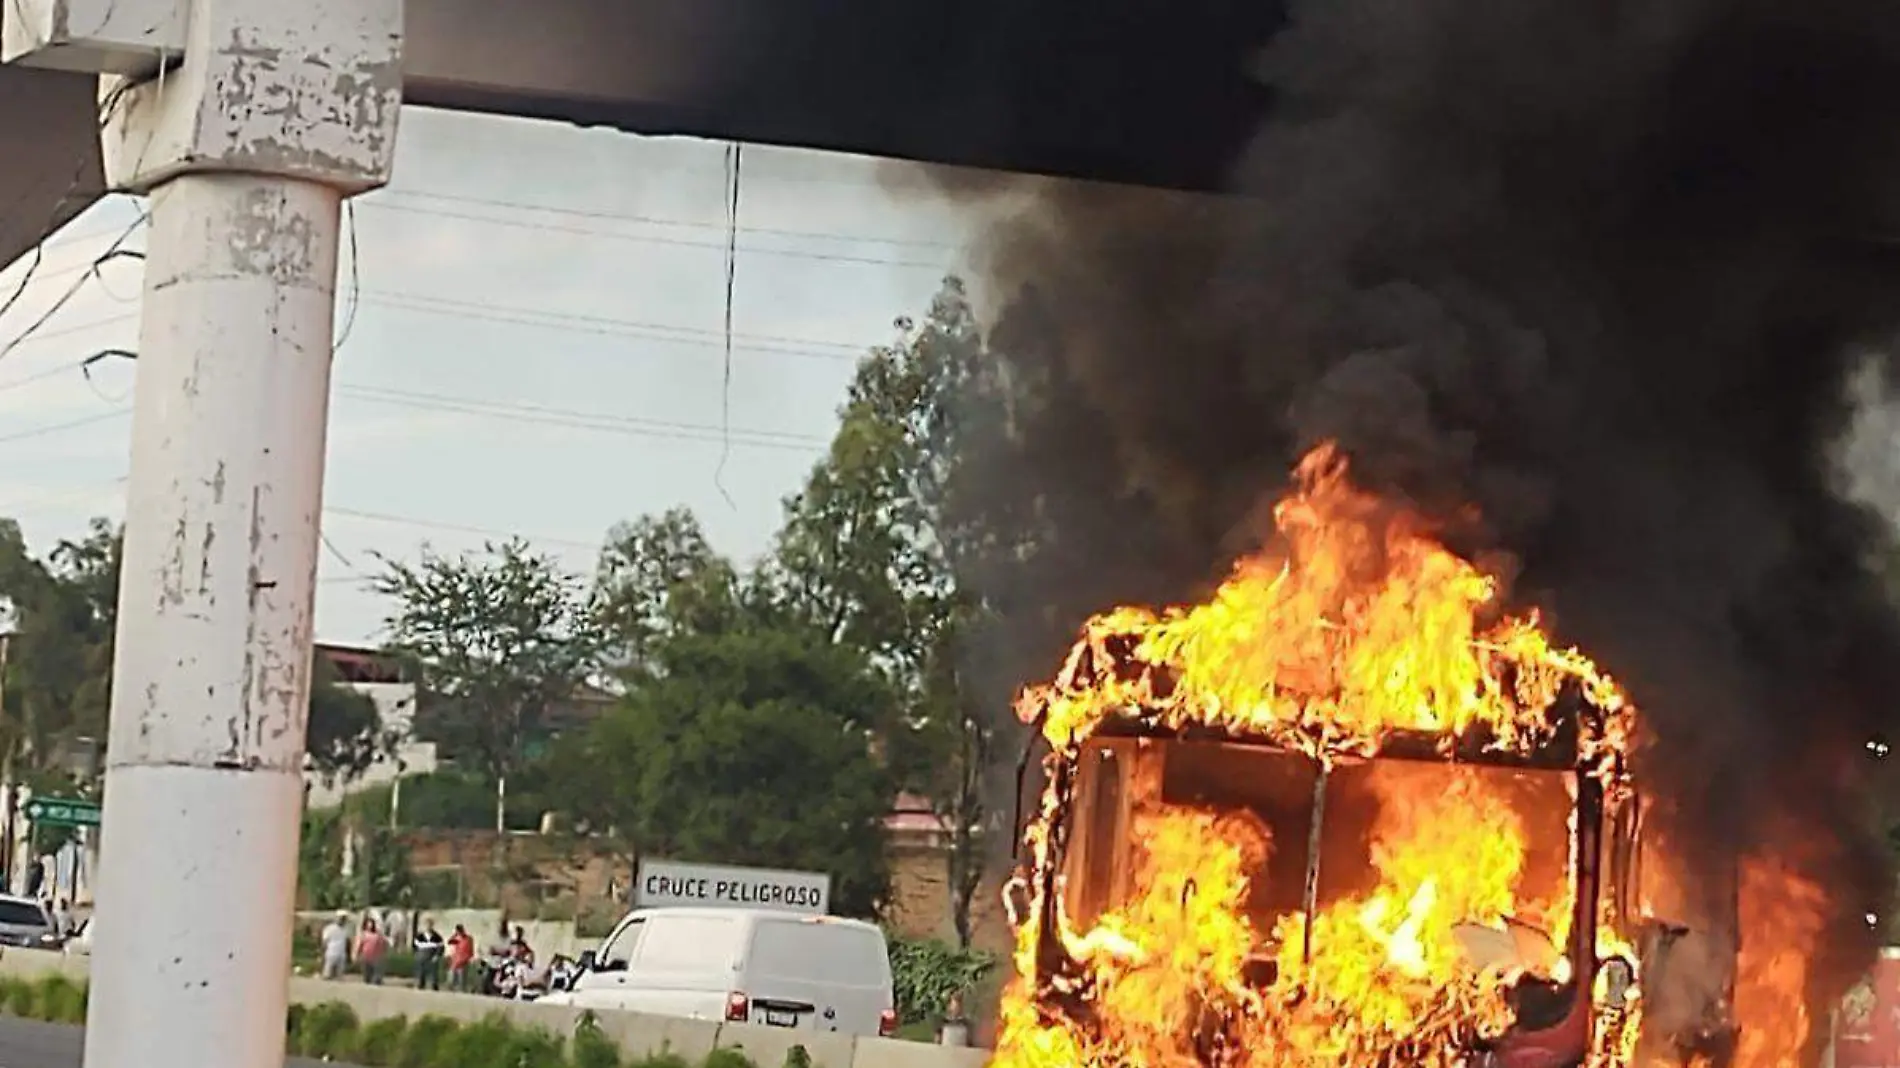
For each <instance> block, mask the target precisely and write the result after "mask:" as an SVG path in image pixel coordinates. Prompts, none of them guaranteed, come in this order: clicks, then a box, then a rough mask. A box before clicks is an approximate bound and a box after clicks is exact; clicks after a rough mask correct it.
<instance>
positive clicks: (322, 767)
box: [304, 655, 396, 786]
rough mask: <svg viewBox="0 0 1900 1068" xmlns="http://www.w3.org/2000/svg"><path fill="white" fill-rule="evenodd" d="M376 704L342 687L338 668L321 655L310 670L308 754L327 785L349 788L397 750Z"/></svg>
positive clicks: (306, 748) (305, 746) (305, 743)
mask: <svg viewBox="0 0 1900 1068" xmlns="http://www.w3.org/2000/svg"><path fill="white" fill-rule="evenodd" d="M395 743H396V738H395V736H394V735H393V734H392V733H391V732H390V731H389V730H388V729H387V728H385V727H384V726H383V720H382V715H381V713H379V712H378V711H377V710H376V702H375V701H373V700H371V699H370V698H369V696H368V695H367V694H362V693H358V692H356V691H355V690H352V689H350V688H349V687H348V686H346V685H344V684H343V681H342V679H341V678H339V677H338V675H337V671H336V668H335V667H333V666H332V665H331V664H330V662H329V661H328V660H326V659H325V658H324V657H322V656H321V655H319V656H318V657H316V659H315V662H314V663H313V664H312V665H311V677H310V716H309V719H308V721H307V727H306V730H305V741H304V753H305V762H306V764H307V765H308V767H309V768H310V769H311V770H312V771H314V772H316V773H317V774H318V775H319V776H320V777H322V779H323V781H324V783H325V785H328V786H334V785H336V784H337V783H338V782H349V781H351V780H352V779H356V778H358V777H360V776H361V775H362V774H363V773H364V772H366V771H368V770H369V768H370V765H372V764H374V763H375V762H376V761H377V760H378V759H379V758H381V757H384V756H387V755H388V754H389V753H390V752H392V751H393V750H394V748H395Z"/></svg>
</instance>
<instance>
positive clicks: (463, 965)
mask: <svg viewBox="0 0 1900 1068" xmlns="http://www.w3.org/2000/svg"><path fill="white" fill-rule="evenodd" d="M473 963H475V940H474V939H473V938H470V937H469V934H468V930H467V928H465V927H463V926H462V925H461V924H459V923H458V924H456V925H455V933H454V934H452V935H450V936H449V989H450V990H453V991H455V992H456V993H458V994H466V993H468V967H469V965H471V964H473Z"/></svg>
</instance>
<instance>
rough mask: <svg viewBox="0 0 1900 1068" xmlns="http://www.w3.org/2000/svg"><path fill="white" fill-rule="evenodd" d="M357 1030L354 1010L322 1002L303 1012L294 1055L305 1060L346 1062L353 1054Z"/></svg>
mask: <svg viewBox="0 0 1900 1068" xmlns="http://www.w3.org/2000/svg"><path fill="white" fill-rule="evenodd" d="M360 1027H361V1024H360V1022H359V1021H358V1020H357V1018H356V1010H355V1009H352V1008H350V1007H349V1006H348V1005H345V1004H343V1003H342V1002H340V1001H326V1002H324V1003H323V1004H321V1005H312V1006H310V1008H308V1009H307V1010H305V1011H304V1014H303V1031H302V1034H301V1035H300V1036H299V1040H298V1042H297V1052H298V1053H299V1054H301V1055H303V1056H305V1057H329V1058H335V1059H339V1060H342V1059H347V1058H348V1057H349V1056H350V1054H352V1053H354V1052H356V1049H355V1047H356V1035H357V1031H358V1029H359V1028H360Z"/></svg>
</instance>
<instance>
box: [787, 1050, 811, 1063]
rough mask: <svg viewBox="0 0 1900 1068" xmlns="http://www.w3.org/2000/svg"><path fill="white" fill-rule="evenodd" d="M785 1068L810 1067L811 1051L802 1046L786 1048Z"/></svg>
mask: <svg viewBox="0 0 1900 1068" xmlns="http://www.w3.org/2000/svg"><path fill="white" fill-rule="evenodd" d="M785 1068H811V1051H810V1050H808V1049H806V1048H805V1047H803V1046H793V1047H792V1048H791V1049H788V1050H786V1051H785Z"/></svg>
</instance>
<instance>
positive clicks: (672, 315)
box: [0, 108, 968, 642]
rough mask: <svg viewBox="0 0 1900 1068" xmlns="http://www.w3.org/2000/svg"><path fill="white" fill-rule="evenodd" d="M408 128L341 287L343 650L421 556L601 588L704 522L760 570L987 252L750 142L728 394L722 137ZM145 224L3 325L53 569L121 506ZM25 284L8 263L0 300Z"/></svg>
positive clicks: (84, 220)
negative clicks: (869, 403)
mask: <svg viewBox="0 0 1900 1068" xmlns="http://www.w3.org/2000/svg"><path fill="white" fill-rule="evenodd" d="M403 124H404V125H403V129H402V138H401V146H400V150H399V153H398V157H397V165H396V179H395V182H394V184H393V185H392V186H391V187H390V188H389V189H388V190H385V191H382V192H379V193H376V194H373V195H371V196H368V197H365V198H362V199H361V200H359V201H358V202H357V203H356V205H355V209H354V235H353V240H354V244H355V247H356V250H357V251H358V253H359V256H358V257H356V260H357V262H355V263H354V265H353V264H352V262H351V256H350V253H349V249H348V248H347V247H346V249H345V253H344V262H343V268H342V272H341V274H342V278H341V280H340V282H339V291H338V302H339V308H338V317H337V318H338V331H339V334H341V335H343V336H342V347H341V349H340V350H339V352H338V355H337V362H336V372H335V377H334V382H335V387H334V403H333V408H332V417H331V424H330V425H331V432H330V455H329V472H328V479H327V482H326V486H325V491H324V497H325V503H326V506H327V507H326V510H325V514H324V534H325V536H326V540H327V543H328V547H327V548H326V551H325V552H324V555H323V560H322V571H321V575H320V583H319V586H318V598H317V632H318V635H319V637H320V638H322V639H323V640H326V641H344V642H355V641H373V640H375V639H376V638H377V637H378V631H379V628H380V625H381V621H382V618H383V613H384V606H383V605H381V604H380V603H379V602H378V600H377V599H376V598H375V597H374V596H373V595H372V594H370V593H368V592H367V591H365V590H364V589H362V588H361V587H362V582H361V579H362V576H363V575H365V574H366V573H369V572H372V571H374V570H375V567H376V562H375V554H378V553H380V554H383V555H387V556H393V557H400V558H414V556H415V555H416V553H417V551H418V550H419V548H420V547H421V546H422V545H423V544H425V543H427V544H429V545H432V546H433V547H435V548H436V549H438V550H441V551H450V552H452V551H459V550H464V549H472V548H478V547H479V546H480V545H481V543H482V542H483V541H484V540H492V539H495V538H498V537H505V536H507V535H511V534H519V535H522V536H524V537H526V538H528V539H529V540H531V541H532V542H534V543H535V544H536V545H538V546H540V547H541V548H543V549H544V550H546V551H548V552H550V553H554V554H557V555H558V556H560V557H561V558H562V559H563V560H564V561H565V562H566V563H567V564H568V566H570V567H572V568H574V569H576V570H589V569H591V567H592V563H593V558H594V553H595V550H596V549H597V547H598V545H599V543H600V539H601V536H602V535H603V533H604V532H605V531H606V530H607V528H608V527H609V526H611V525H612V524H613V523H615V522H616V521H619V520H623V519H628V518H632V517H635V516H638V515H640V514H642V513H645V512H652V511H659V510H662V509H665V508H668V507H671V506H673V505H676V504H684V505H687V506H690V507H691V508H693V509H694V510H695V511H696V512H698V513H699V515H700V516H701V518H702V519H703V520H704V522H705V524H706V526H707V528H708V530H709V531H710V533H711V535H712V537H713V538H714V540H715V542H716V544H717V545H718V546H719V547H720V548H721V549H723V550H725V551H726V552H729V553H732V554H735V555H737V556H740V557H749V556H752V555H755V554H757V553H759V552H761V551H763V550H764V548H765V547H766V544H767V541H768V539H769V538H770V536H771V533H772V531H773V530H774V528H775V527H776V525H777V522H778V518H779V502H780V499H781V498H782V497H783V496H784V495H785V494H787V493H789V492H792V491H793V490H794V489H796V488H797V486H798V484H799V482H800V480H801V479H802V477H803V475H804V473H805V471H806V470H807V469H808V468H809V467H810V465H811V464H812V463H813V462H814V461H815V460H816V459H817V458H818V457H819V455H820V454H821V452H822V450H823V448H824V446H825V444H826V442H827V440H828V438H829V435H830V433H831V430H832V427H833V426H834V424H835V422H836V408H837V405H838V403H839V401H840V400H841V398H842V396H843V391H844V387H845V385H846V383H847V382H848V381H849V378H850V375H851V371H852V367H853V363H854V361H855V360H856V358H857V356H858V354H860V353H862V352H863V351H864V349H865V348H866V347H868V346H870V345H874V344H878V343H880V342H883V341H885V340H888V339H889V338H890V337H891V336H892V330H891V320H892V319H893V318H895V317H896V316H898V315H901V314H906V313H913V314H914V313H917V312H920V311H921V310H923V309H924V308H925V307H926V306H927V305H928V302H929V299H930V296H931V294H932V292H933V291H934V290H935V288H936V286H937V283H938V280H939V279H940V278H941V277H942V276H943V274H944V273H946V272H947V271H950V270H954V269H956V268H958V267H959V266H961V265H962V264H963V263H964V257H965V255H966V250H967V242H968V225H967V223H966V222H965V221H964V220H961V219H959V217H958V216H957V215H956V214H955V213H954V212H952V211H951V210H950V209H949V208H947V207H945V206H944V205H942V204H940V203H936V202H931V201H927V200H917V199H906V198H902V197H899V196H896V195H894V194H891V193H889V192H887V191H886V190H884V189H883V188H881V187H880V185H879V184H878V182H877V180H876V167H877V164H876V163H875V162H874V161H872V160H868V159H860V158H852V157H842V156H835V155H824V154H818V153H811V152H796V151H789V150H782V149H770V148H763V147H748V148H747V149H746V150H745V155H744V163H743V167H742V175H743V181H742V189H741V205H740V212H739V216H740V227H741V231H740V235H739V254H738V257H737V260H738V268H737V277H736V285H735V312H734V331H735V333H736V340H735V342H734V351H733V359H732V368H731V372H732V373H731V384H730V394H729V398H728V396H727V394H726V389H727V387H726V385H725V375H724V368H723V362H724V353H723V340H722V330H723V321H724V297H725V271H724V260H725V237H726V233H725V200H724V156H725V148H724V146H723V145H720V144H715V143H710V142H705V141H693V140H674V139H666V140H658V139H654V140H649V139H641V138H635V137H631V136H628V135H625V134H620V133H614V132H609V131H586V130H576V129H570V128H566V127H561V126H556V125H552V124H542V123H531V122H525V121H519V120H508V119H496V118H491V117H486V116H472V115H459V114H449V113H443V112H430V111H425V110H421V109H415V108H411V109H408V110H406V111H405V112H404V114H403ZM138 218H139V202H137V201H134V200H130V199H125V198H114V199H112V200H110V201H107V202H105V203H102V204H100V205H99V206H97V207H95V208H94V209H93V210H92V211H91V212H89V213H87V214H86V215H84V216H82V217H81V218H79V219H77V220H75V221H74V222H73V223H72V224H70V225H69V226H67V227H66V228H65V229H64V230H63V231H61V232H60V233H59V234H57V235H55V236H54V237H53V238H52V239H51V240H50V241H49V242H47V244H46V247H45V249H44V253H43V258H42V262H41V263H40V264H39V265H38V267H37V268H36V269H35V271H34V272H33V273H32V275H31V278H30V279H29V281H28V286H27V289H26V292H25V294H24V296H23V297H22V299H21V300H20V301H19V302H18V303H17V304H16V305H15V306H14V307H13V308H12V309H11V310H9V311H8V312H7V313H6V314H5V316H4V317H0V352H4V355H0V516H11V517H14V518H17V519H18V520H19V522H20V524H21V526H22V527H23V528H24V529H25V532H26V535H27V537H28V538H29V539H30V540H31V541H32V542H33V543H34V545H35V547H36V548H38V549H45V548H48V547H50V546H51V545H53V544H54V543H56V542H57V541H58V540H59V539H60V538H63V537H71V536H74V535H77V534H79V533H80V532H82V531H83V529H84V527H85V523H86V520H87V518H88V517H90V516H95V515H102V516H110V517H113V518H115V519H116V518H117V517H118V516H119V514H120V510H121V499H122V496H123V492H124V475H125V471H126V465H127V457H128V449H129V431H130V423H131V420H130V418H129V412H130V408H129V404H130V400H131V390H132V385H133V369H134V365H133V364H132V363H131V362H130V361H126V360H122V359H116V358H112V357H106V358H103V359H100V360H98V361H97V362H95V363H93V364H92V365H91V366H90V367H89V368H82V366H81V365H82V363H83V362H84V361H85V360H86V359H87V358H88V357H90V356H93V355H94V354H96V353H99V352H101V351H102V350H108V349H126V350H131V349H134V348H136V344H137V323H138V320H137V313H138V295H139V285H140V266H139V262H138V261H137V260H136V259H129V258H121V259H116V260H112V261H110V262H108V263H106V264H105V265H103V266H102V267H100V268H99V269H98V271H97V272H96V274H95V273H93V272H91V271H90V270H89V268H90V266H91V264H92V263H93V262H94V261H95V260H96V259H97V258H98V257H99V256H100V254H101V253H102V252H104V251H105V250H106V249H107V248H108V247H110V246H111V245H112V243H113V242H114V241H115V240H116V239H118V238H120V237H121V236H122V235H125V234H126V233H127V231H128V230H130V231H131V236H130V237H129V238H127V240H126V242H125V246H126V247H128V248H135V249H136V248H141V247H143V244H144V234H143V230H142V228H139V227H138V226H137V221H138ZM351 242H352V237H351V236H350V235H347V234H346V236H345V245H346V246H348V245H349V244H350V243H351ZM26 266H27V264H26V262H25V261H22V262H20V263H16V264H14V265H12V266H11V267H10V268H8V269H7V270H5V271H0V301H4V298H5V296H6V295H8V294H11V293H12V292H13V290H14V288H15V287H16V286H17V285H18V284H19V282H20V280H21V278H22V277H24V276H25V268H26ZM62 299H63V300H64V303H63V304H60V302H61V301H62ZM56 304H59V306H58V308H57V310H54V311H52V314H51V315H50V316H48V315H47V314H46V313H47V312H48V311H49V310H51V309H53V308H54V306H55V305H56ZM42 319H44V322H39V321H40V320H42ZM36 323H38V325H37V326H36V325H35V324H36ZM23 334H24V335H25V337H24V338H23V339H21V336H22V335H23ZM16 339H21V340H19V344H18V345H17V346H15V347H12V348H9V345H10V344H11V343H12V342H14V341H15V340H16ZM728 399H729V413H730V415H729V419H730V427H731V432H730V439H729V442H730V452H729V454H728V459H727V460H726V463H725V466H724V472H723V475H722V474H721V473H720V458H721V454H722V451H724V450H725V449H726V447H727V446H726V441H727V439H726V436H725V434H724V433H722V430H721V425H722V420H723V419H725V418H726V416H725V414H724V413H725V412H726V411H727V410H728V409H727V407H726V402H727V400H728ZM728 498H730V500H728Z"/></svg>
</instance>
